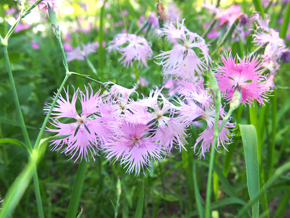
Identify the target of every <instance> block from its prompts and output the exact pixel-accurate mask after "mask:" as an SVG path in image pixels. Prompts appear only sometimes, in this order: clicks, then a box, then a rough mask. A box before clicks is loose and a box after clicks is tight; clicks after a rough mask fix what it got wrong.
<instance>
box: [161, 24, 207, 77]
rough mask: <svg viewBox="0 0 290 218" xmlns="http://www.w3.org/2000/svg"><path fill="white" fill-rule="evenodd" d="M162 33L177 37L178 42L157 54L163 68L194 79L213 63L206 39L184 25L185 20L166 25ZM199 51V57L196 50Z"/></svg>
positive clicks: (172, 37) (170, 37)
mask: <svg viewBox="0 0 290 218" xmlns="http://www.w3.org/2000/svg"><path fill="white" fill-rule="evenodd" d="M161 35H164V36H166V38H167V39H177V40H178V44H175V45H174V46H173V49H172V50H170V51H164V52H162V53H161V54H159V55H157V56H156V58H158V59H161V61H160V63H158V64H159V65H162V66H163V70H164V71H165V72H166V71H170V73H168V74H172V73H174V72H175V73H176V74H179V75H180V76H181V77H184V75H186V76H185V77H187V78H189V79H193V78H194V77H195V76H196V73H197V74H198V75H201V74H202V73H203V71H204V70H205V69H206V66H207V65H209V64H210V63H211V61H212V60H211V58H210V56H209V49H208V47H207V45H206V43H205V40H204V39H203V38H202V37H200V36H199V35H198V34H197V33H193V32H190V31H189V30H188V29H187V28H186V26H185V25H184V20H183V21H182V22H181V23H179V22H177V24H176V26H175V25H174V24H173V23H170V24H169V25H166V26H165V28H163V29H162V33H161ZM193 49H195V50H197V51H199V56H202V57H199V56H198V55H197V54H196V51H195V50H193Z"/></svg>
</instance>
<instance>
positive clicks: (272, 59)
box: [253, 14, 290, 73]
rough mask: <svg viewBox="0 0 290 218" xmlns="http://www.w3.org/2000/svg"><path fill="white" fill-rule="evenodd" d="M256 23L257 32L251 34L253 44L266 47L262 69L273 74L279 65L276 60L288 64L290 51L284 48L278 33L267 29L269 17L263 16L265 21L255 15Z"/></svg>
mask: <svg viewBox="0 0 290 218" xmlns="http://www.w3.org/2000/svg"><path fill="white" fill-rule="evenodd" d="M255 20H256V21H257V30H256V31H255V34H253V38H254V41H253V42H254V43H256V45H258V46H261V45H266V48H265V52H264V55H263V56H262V57H263V59H264V61H263V62H264V63H263V65H264V67H265V68H267V69H269V70H270V72H271V73H275V72H276V71H277V70H278V69H279V67H280V65H279V63H278V60H281V61H282V62H289V60H290V58H289V57H290V51H289V49H287V48H286V45H285V43H284V40H283V39H281V38H280V37H279V32H277V31H276V30H274V29H272V28H270V27H269V22H270V19H269V16H268V15H265V20H264V19H262V18H261V17H260V15H259V14H256V15H255Z"/></svg>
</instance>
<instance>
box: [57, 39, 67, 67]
mask: <svg viewBox="0 0 290 218" xmlns="http://www.w3.org/2000/svg"><path fill="white" fill-rule="evenodd" d="M57 40H58V43H59V46H60V48H61V52H62V56H63V64H64V67H65V70H66V71H69V69H68V63H67V60H66V54H65V51H64V47H63V44H62V42H61V37H57Z"/></svg>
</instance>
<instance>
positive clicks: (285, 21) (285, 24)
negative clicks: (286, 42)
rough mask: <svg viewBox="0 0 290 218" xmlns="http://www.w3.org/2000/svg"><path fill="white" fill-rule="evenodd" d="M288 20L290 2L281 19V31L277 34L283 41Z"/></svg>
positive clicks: (289, 17) (289, 16)
mask: <svg viewBox="0 0 290 218" xmlns="http://www.w3.org/2000/svg"><path fill="white" fill-rule="evenodd" d="M289 19H290V2H288V5H287V8H286V12H285V15H284V19H283V23H282V25H281V29H280V33H279V36H280V37H281V38H283V39H285V38H286V34H287V30H288V25H289Z"/></svg>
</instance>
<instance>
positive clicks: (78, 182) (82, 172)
mask: <svg viewBox="0 0 290 218" xmlns="http://www.w3.org/2000/svg"><path fill="white" fill-rule="evenodd" d="M87 165H88V163H87V162H86V161H84V160H83V161H82V162H81V163H80V165H79V167H78V171H77V175H76V179H75V181H74V186H73V190H72V194H71V198H70V201H69V206H68V212H67V215H66V218H75V217H76V216H77V212H78V208H79V203H80V198H81V194H82V189H83V184H84V180H85V177H86V171H87Z"/></svg>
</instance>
